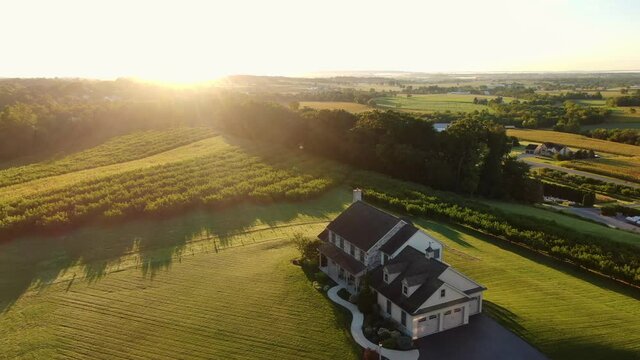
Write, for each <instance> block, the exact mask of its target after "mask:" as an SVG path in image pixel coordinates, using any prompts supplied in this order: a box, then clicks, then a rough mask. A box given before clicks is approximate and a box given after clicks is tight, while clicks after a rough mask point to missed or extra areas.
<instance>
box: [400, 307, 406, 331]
mask: <svg viewBox="0 0 640 360" xmlns="http://www.w3.org/2000/svg"><path fill="white" fill-rule="evenodd" d="M400 323H401V324H402V326H405V327H406V326H407V313H406V312H404V311H403V312H401V313H400Z"/></svg>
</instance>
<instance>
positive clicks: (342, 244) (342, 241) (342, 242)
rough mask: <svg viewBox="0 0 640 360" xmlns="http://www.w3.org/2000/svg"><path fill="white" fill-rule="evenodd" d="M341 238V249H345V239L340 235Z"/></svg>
mask: <svg viewBox="0 0 640 360" xmlns="http://www.w3.org/2000/svg"><path fill="white" fill-rule="evenodd" d="M338 238H339V239H340V249H344V239H343V238H341V237H338Z"/></svg>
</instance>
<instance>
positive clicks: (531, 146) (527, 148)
mask: <svg viewBox="0 0 640 360" xmlns="http://www.w3.org/2000/svg"><path fill="white" fill-rule="evenodd" d="M537 148H538V145H536V144H529V145H527V146H525V148H524V153H525V154H534V153H535V151H536V149H537Z"/></svg>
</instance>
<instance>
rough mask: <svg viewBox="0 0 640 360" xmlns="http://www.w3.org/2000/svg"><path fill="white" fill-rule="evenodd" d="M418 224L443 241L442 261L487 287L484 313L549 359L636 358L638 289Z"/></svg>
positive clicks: (470, 235)
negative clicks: (613, 283) (631, 288)
mask: <svg viewBox="0 0 640 360" xmlns="http://www.w3.org/2000/svg"><path fill="white" fill-rule="evenodd" d="M417 223H418V225H419V226H422V227H423V228H424V229H426V231H427V232H428V233H430V234H431V235H432V236H434V237H435V238H437V239H438V240H440V241H442V242H443V243H444V244H445V246H446V248H445V250H444V261H446V262H447V263H449V264H451V265H452V266H454V267H455V268H456V269H457V270H460V271H461V272H462V273H464V274H465V275H467V276H469V277H471V278H472V279H474V280H476V281H478V282H480V283H481V284H483V285H485V286H486V287H487V288H488V290H487V291H485V293H484V295H485V296H484V300H485V302H484V309H483V311H484V312H485V313H486V314H488V315H489V316H491V317H493V318H495V319H497V320H498V321H499V322H501V323H502V324H503V325H505V326H507V327H508V328H509V329H511V330H512V331H514V332H515V333H516V334H518V335H520V336H521V337H523V338H524V339H526V340H527V341H529V342H530V343H531V344H533V345H534V346H536V347H537V348H539V349H540V350H541V351H542V352H543V353H545V354H546V355H547V356H549V357H550V358H551V359H621V360H622V359H638V358H639V357H640V301H639V299H640V294H639V293H638V292H637V291H632V290H629V289H625V288H623V287H622V286H618V285H612V284H611V283H610V282H609V281H606V280H603V279H599V278H597V277H595V276H591V275H585V274H583V273H580V272H577V271H575V270H574V269H572V268H570V267H568V266H562V265H558V264H556V263H554V262H552V261H551V260H549V259H546V258H544V257H542V256H534V255H531V254H530V253H528V252H527V251H524V250H520V249H518V248H517V247H515V246H511V245H509V244H505V243H503V242H496V241H493V240H491V239H489V238H486V237H484V236H483V235H481V234H479V233H476V232H473V231H467V230H465V229H461V228H457V227H451V226H447V225H443V224H439V223H436V222H433V221H426V220H421V221H418V222H417ZM471 321H473V318H472V319H471Z"/></svg>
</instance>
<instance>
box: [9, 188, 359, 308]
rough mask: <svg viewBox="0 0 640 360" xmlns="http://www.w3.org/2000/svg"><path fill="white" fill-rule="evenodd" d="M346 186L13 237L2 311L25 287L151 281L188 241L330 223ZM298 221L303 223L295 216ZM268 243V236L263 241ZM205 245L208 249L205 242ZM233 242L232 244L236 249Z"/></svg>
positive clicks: (222, 242)
mask: <svg viewBox="0 0 640 360" xmlns="http://www.w3.org/2000/svg"><path fill="white" fill-rule="evenodd" d="M348 195H349V194H348V193H347V192H346V191H345V190H344V189H335V190H331V191H329V192H328V193H326V194H324V195H322V196H321V197H319V198H317V199H314V200H308V201H305V202H300V203H295V202H291V203H279V204H272V205H256V204H250V203H244V204H239V205H235V206H233V207H231V208H228V209H225V210H224V211H222V210H193V211H189V212H186V213H184V214H182V215H176V216H166V217H163V218H155V219H139V220H133V221H129V222H125V223H121V224H113V225H100V226H88V227H84V228H81V229H78V230H75V231H72V232H70V233H68V234H66V235H58V236H49V237H45V236H38V237H29V238H19V239H15V240H13V241H11V242H6V243H0V313H2V312H5V311H7V310H9V309H10V308H11V306H12V305H13V304H14V303H15V301H16V300H17V299H19V298H20V297H21V296H22V295H23V294H24V293H25V292H26V291H27V290H28V289H30V288H35V289H39V290H42V289H45V288H47V287H48V286H50V285H51V284H52V283H54V282H56V281H60V280H59V279H61V277H62V279H63V280H62V281H69V280H71V279H75V281H76V282H77V279H76V278H85V279H87V280H89V281H91V282H96V281H99V280H100V279H102V278H103V277H105V276H107V275H108V274H109V273H111V272H113V271H118V270H119V269H125V268H127V269H128V268H132V267H135V268H137V269H139V270H140V272H141V274H142V275H143V276H145V277H148V278H150V279H152V278H153V277H154V276H155V275H156V274H157V273H158V271H161V270H168V269H170V267H171V265H172V263H173V262H174V261H175V260H176V259H177V260H181V257H183V256H190V255H191V254H190V253H185V252H187V251H188V249H189V248H187V246H186V245H187V244H188V243H192V242H193V241H198V240H200V239H208V240H209V241H207V242H203V246H211V245H208V244H211V243H212V242H213V244H214V245H213V246H211V247H210V248H208V249H206V251H218V250H219V249H220V248H224V247H226V246H230V245H232V244H231V242H232V241H234V240H233V237H234V236H237V235H239V234H243V233H246V232H247V231H253V230H254V229H255V228H256V226H258V228H262V229H264V228H269V227H273V226H287V225H288V224H287V223H288V222H291V221H293V220H296V221H295V222H296V223H300V222H302V223H304V222H305V219H307V218H308V219H309V220H310V221H311V220H313V221H316V222H317V221H324V220H326V221H329V220H330V216H331V214H334V213H336V212H339V211H341V210H342V208H343V204H344V203H345V201H346V200H348ZM301 217H302V218H301ZM267 240H268V239H267ZM205 243H206V244H205ZM234 245H238V244H234Z"/></svg>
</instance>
